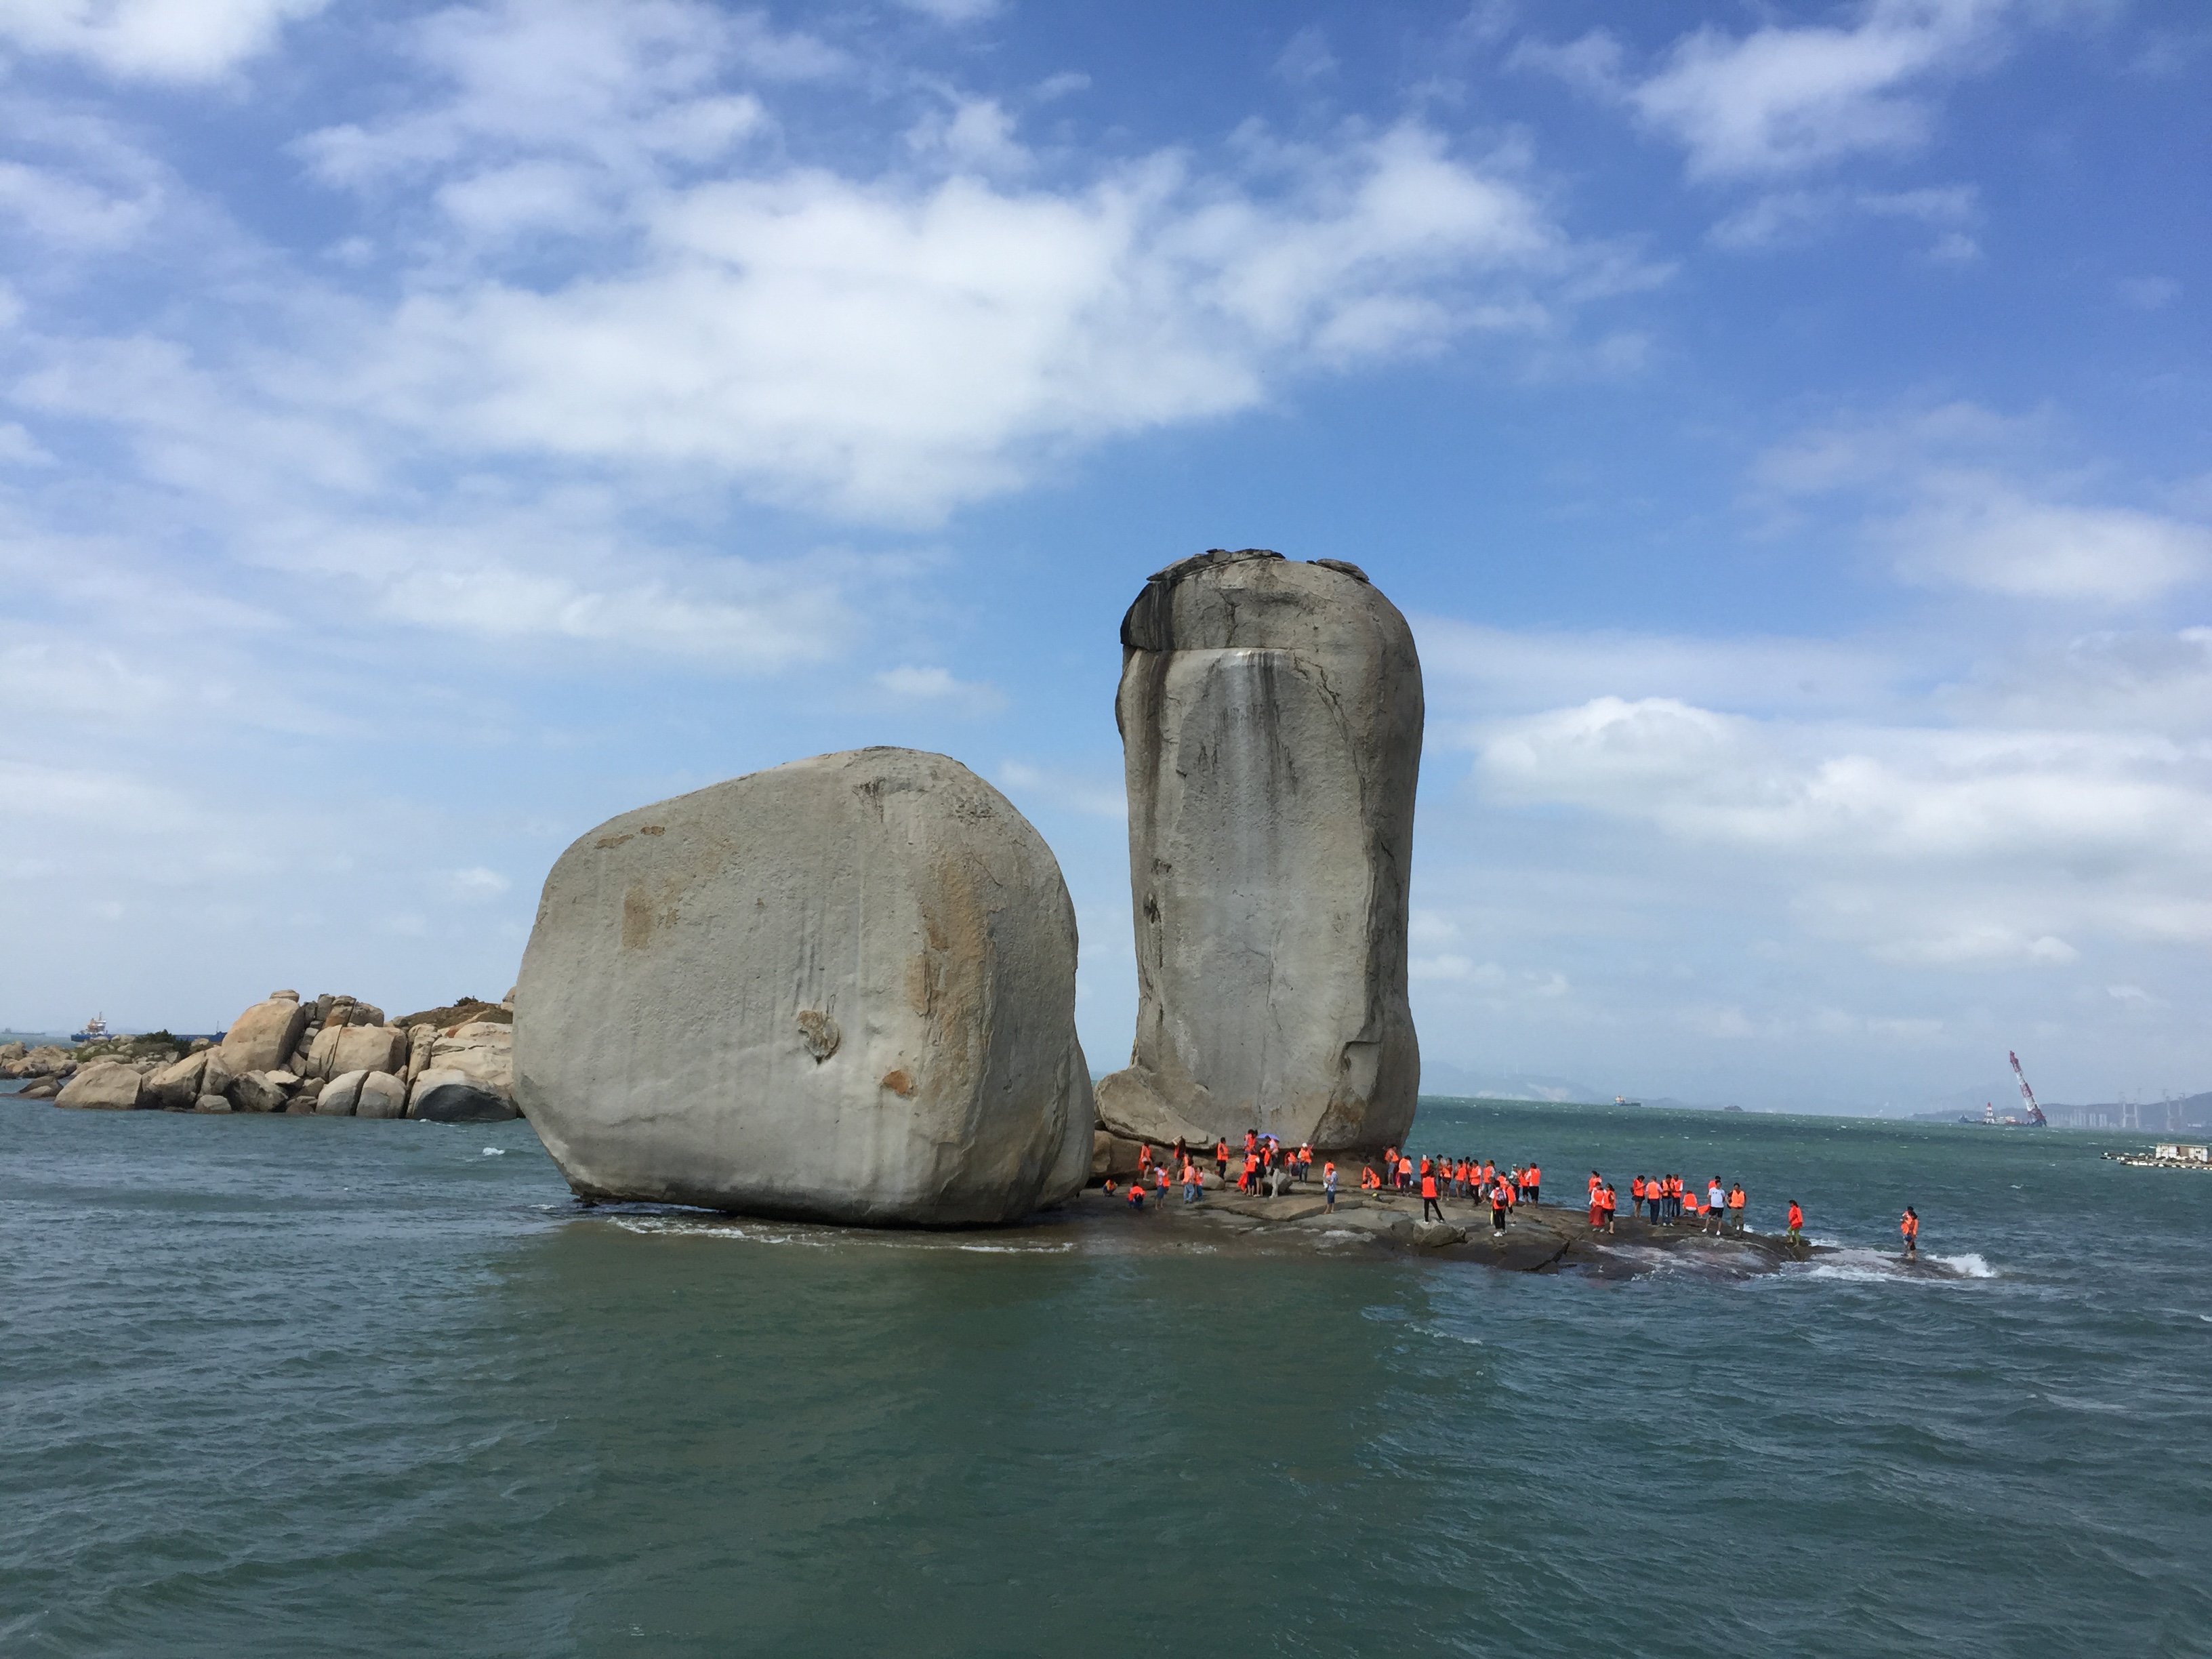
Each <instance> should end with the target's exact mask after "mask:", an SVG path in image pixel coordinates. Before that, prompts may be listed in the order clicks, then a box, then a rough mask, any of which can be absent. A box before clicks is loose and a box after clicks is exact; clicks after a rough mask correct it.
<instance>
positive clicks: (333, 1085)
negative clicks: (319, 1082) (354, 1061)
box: [315, 1072, 368, 1117]
mask: <svg viewBox="0 0 2212 1659" xmlns="http://www.w3.org/2000/svg"><path fill="white" fill-rule="evenodd" d="M367 1081H368V1073H367V1072H348V1073H346V1074H345V1075H344V1076H343V1077H334V1078H332V1079H331V1080H330V1081H329V1082H327V1083H325V1085H323V1091H322V1093H321V1094H319V1095H318V1096H316V1097H315V1110H316V1111H317V1112H318V1113H319V1114H320V1115H322V1116H324V1117H351V1116H352V1115H353V1109H354V1106H355V1105H356V1103H357V1102H359V1100H360V1099H361V1085H362V1084H363V1083H365V1082H367Z"/></svg>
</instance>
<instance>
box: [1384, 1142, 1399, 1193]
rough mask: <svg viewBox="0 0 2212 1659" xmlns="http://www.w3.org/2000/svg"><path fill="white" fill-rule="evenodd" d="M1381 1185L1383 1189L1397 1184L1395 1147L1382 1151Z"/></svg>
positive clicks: (1396, 1154) (1387, 1147)
mask: <svg viewBox="0 0 2212 1659" xmlns="http://www.w3.org/2000/svg"><path fill="white" fill-rule="evenodd" d="M1397 1184H1398V1149H1397V1148H1396V1147H1395V1146H1385V1147H1384V1148H1383V1185H1384V1186H1385V1187H1395V1186H1396V1185H1397Z"/></svg>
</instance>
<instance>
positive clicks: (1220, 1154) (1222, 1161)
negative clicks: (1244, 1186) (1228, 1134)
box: [1213, 1139, 1229, 1181]
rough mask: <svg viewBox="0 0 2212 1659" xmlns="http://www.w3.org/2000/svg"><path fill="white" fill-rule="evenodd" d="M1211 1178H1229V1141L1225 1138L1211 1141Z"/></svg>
mask: <svg viewBox="0 0 2212 1659" xmlns="http://www.w3.org/2000/svg"><path fill="white" fill-rule="evenodd" d="M1213 1178H1214V1179H1215V1180H1216V1181H1226V1180H1228V1179H1229V1142H1228V1141H1227V1139H1220V1140H1217V1141H1215V1142H1214V1143H1213Z"/></svg>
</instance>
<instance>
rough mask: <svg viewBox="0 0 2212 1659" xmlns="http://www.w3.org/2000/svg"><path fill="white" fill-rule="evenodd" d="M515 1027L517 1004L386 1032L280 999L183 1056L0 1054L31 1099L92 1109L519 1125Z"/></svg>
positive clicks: (288, 995) (347, 1009)
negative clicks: (26, 1082)
mask: <svg viewBox="0 0 2212 1659" xmlns="http://www.w3.org/2000/svg"><path fill="white" fill-rule="evenodd" d="M454 1016H458V1018H454ZM513 1019H514V1009H513V1001H512V1000H511V998H510V1000H508V1001H507V1002H504V1003H496V1004H495V1003H482V1002H476V1001H473V1000H471V1001H468V1002H465V1003H461V1004H457V1005H454V1006H450V1007H447V1008H442V1009H433V1010H429V1011H427V1012H426V1013H424V1014H422V1015H416V1016H410V1018H408V1019H406V1020H403V1021H398V1022H389V1021H387V1020H386V1018H385V1016H384V1011H383V1010H382V1009H380V1008H379V1007H377V1006H374V1004H372V1003H368V1002H364V1001H362V1000H359V999H357V998H355V997H350V996H337V995H332V994H329V993H325V994H323V995H321V996H319V997H317V998H315V999H314V1000H313V1001H302V1000H301V997H300V994H299V993H298V992H297V991H274V992H271V993H270V994H269V996H268V997H267V998H266V999H264V1000H262V1001H260V1002H257V1003H255V1004H254V1005H253V1006H252V1007H250V1008H248V1009H247V1010H246V1012H244V1013H242V1014H240V1016H239V1017H238V1018H236V1019H235V1020H234V1021H233V1022H232V1023H231V1026H230V1030H228V1031H227V1032H226V1033H224V1035H223V1038H222V1042H219V1043H218V1042H209V1041H207V1040H205V1039H202V1040H200V1041H198V1042H193V1043H192V1044H191V1046H190V1048H189V1049H188V1050H187V1051H185V1052H184V1053H181V1054H180V1053H179V1052H177V1050H176V1049H175V1048H165V1047H163V1046H161V1044H159V1043H149V1042H146V1041H145V1040H143V1039H132V1038H118V1039H115V1040H113V1041H111V1042H104V1043H97V1044H88V1045H86V1047H84V1048H80V1049H76V1050H68V1049H61V1048H38V1049H33V1050H24V1051H22V1052H21V1053H18V1054H9V1050H8V1049H4V1048H0V1071H4V1072H6V1073H7V1074H9V1075H14V1076H33V1077H37V1078H39V1079H41V1080H40V1082H37V1083H33V1085H32V1086H31V1088H29V1089H27V1090H25V1091H23V1093H24V1094H26V1095H28V1096H30V1097H33V1098H39V1097H50V1098H52V1100H53V1102H54V1103H55V1104H56V1105H58V1106H68V1107H80V1108H84V1109H93V1110H106V1111H132V1110H164V1111H173V1112H210V1113H214V1112H264V1113H265V1112H291V1113H314V1114H316V1115H320V1116H325V1117H384V1118H398V1117H413V1118H428V1119H433V1120H435V1121H442V1122H477V1121H490V1120H495V1119H500V1118H510V1117H513V1116H514V1115H516V1108H515V1103H514V1067H513ZM9 1047H10V1048H16V1049H21V1045H20V1044H11V1045H9ZM9 1066H13V1067H15V1069H14V1070H12V1071H8V1070H7V1068H8V1067H9Z"/></svg>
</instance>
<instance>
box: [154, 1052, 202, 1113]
mask: <svg viewBox="0 0 2212 1659" xmlns="http://www.w3.org/2000/svg"><path fill="white" fill-rule="evenodd" d="M209 1054H210V1050H209V1049H206V1048H202V1049H199V1050H197V1052H195V1053H192V1054H186V1055H185V1057H184V1058H183V1059H182V1060H178V1061H177V1062H176V1063H175V1064H174V1065H171V1066H163V1067H161V1070H159V1071H157V1072H155V1073H154V1074H153V1076H151V1077H149V1078H148V1079H146V1081H145V1083H144V1084H143V1085H142V1087H141V1090H140V1093H139V1100H138V1103H139V1104H140V1105H142V1106H149V1107H158V1108H160V1109H162V1110H164V1111H170V1112H189V1111H191V1109H192V1106H193V1103H195V1102H196V1101H197V1100H198V1099H199V1097H200V1079H202V1078H203V1077H204V1076H206V1075H207V1068H208V1055H209Z"/></svg>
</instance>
